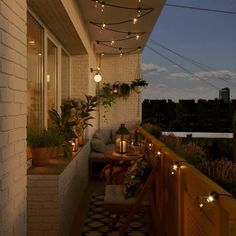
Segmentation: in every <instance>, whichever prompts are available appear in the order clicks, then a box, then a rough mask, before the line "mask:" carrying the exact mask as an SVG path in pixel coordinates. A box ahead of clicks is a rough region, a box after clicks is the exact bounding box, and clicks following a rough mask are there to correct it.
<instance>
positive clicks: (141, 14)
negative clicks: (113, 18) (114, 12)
mask: <svg viewBox="0 0 236 236" xmlns="http://www.w3.org/2000/svg"><path fill="white" fill-rule="evenodd" d="M91 1H93V2H95V5H96V4H100V5H101V11H102V12H103V10H104V8H105V6H108V7H113V8H119V9H126V10H132V11H136V12H137V17H135V18H134V19H127V20H122V21H118V22H106V24H107V25H118V24H124V23H128V22H133V23H134V24H136V23H137V20H138V19H139V18H141V17H144V16H146V15H147V14H149V13H151V12H152V11H153V10H154V8H141V7H139V8H134V7H126V6H119V5H115V4H110V3H105V2H103V1H100V0H91Z"/></svg>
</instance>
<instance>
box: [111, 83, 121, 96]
mask: <svg viewBox="0 0 236 236" xmlns="http://www.w3.org/2000/svg"><path fill="white" fill-rule="evenodd" d="M112 93H113V94H119V93H120V85H119V83H114V84H113V85H112Z"/></svg>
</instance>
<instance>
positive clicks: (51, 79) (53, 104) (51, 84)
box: [46, 39, 58, 110]
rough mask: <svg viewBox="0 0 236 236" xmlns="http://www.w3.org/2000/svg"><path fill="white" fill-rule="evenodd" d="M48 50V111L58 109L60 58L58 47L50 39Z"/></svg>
mask: <svg viewBox="0 0 236 236" xmlns="http://www.w3.org/2000/svg"><path fill="white" fill-rule="evenodd" d="M47 49H48V50H47V78H46V79H47V108H48V109H47V110H50V109H52V108H54V109H57V100H58V96H57V91H58V86H57V81H58V73H57V71H58V69H57V64H58V57H57V47H56V45H54V44H53V42H52V41H51V40H50V39H48V48H47Z"/></svg>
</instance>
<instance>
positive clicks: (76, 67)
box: [71, 55, 89, 99]
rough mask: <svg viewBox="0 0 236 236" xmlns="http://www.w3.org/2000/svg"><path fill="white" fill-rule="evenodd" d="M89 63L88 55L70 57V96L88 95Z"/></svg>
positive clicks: (82, 96) (81, 96)
mask: <svg viewBox="0 0 236 236" xmlns="http://www.w3.org/2000/svg"><path fill="white" fill-rule="evenodd" d="M88 78H89V65H88V55H78V56H72V58H71V98H82V99H84V95H88V94H89V91H88Z"/></svg>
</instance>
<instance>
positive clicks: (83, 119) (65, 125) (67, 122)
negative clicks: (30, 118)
mask: <svg viewBox="0 0 236 236" xmlns="http://www.w3.org/2000/svg"><path fill="white" fill-rule="evenodd" d="M96 106H97V97H96V96H90V95H85V100H82V99H79V100H77V101H76V100H73V99H72V100H65V101H64V102H63V103H62V105H61V115H60V114H59V113H58V112H57V110H55V109H51V110H49V111H48V112H49V116H50V118H51V125H52V127H55V128H57V129H58V130H60V132H61V133H62V134H63V135H64V137H65V139H66V140H67V141H70V140H72V139H73V138H76V137H77V135H78V134H82V133H83V131H84V130H85V129H86V128H87V127H88V126H92V125H91V124H90V123H89V121H90V120H91V119H94V117H93V116H91V112H93V111H95V108H96Z"/></svg>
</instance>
